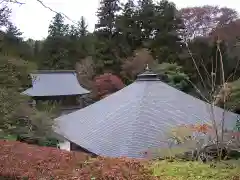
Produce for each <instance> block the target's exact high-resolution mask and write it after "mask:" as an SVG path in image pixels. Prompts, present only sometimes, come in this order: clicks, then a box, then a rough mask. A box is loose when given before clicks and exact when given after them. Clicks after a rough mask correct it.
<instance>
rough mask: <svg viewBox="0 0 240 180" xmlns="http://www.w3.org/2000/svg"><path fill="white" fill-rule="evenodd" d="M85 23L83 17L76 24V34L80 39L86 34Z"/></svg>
mask: <svg viewBox="0 0 240 180" xmlns="http://www.w3.org/2000/svg"><path fill="white" fill-rule="evenodd" d="M87 27H88V25H87V23H86V20H85V19H84V17H83V16H82V17H81V20H80V21H79V22H78V32H79V36H80V37H85V36H87V34H88V30H87Z"/></svg>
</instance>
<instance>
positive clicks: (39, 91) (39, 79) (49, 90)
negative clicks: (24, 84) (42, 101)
mask: <svg viewBox="0 0 240 180" xmlns="http://www.w3.org/2000/svg"><path fill="white" fill-rule="evenodd" d="M30 75H31V78H32V88H29V89H27V90H26V91H24V92H23V94H26V95H28V96H61V95H80V94H87V93H89V91H88V90H86V89H84V88H83V87H81V85H80V84H79V83H78V80H77V77H76V73H75V71H38V72H35V73H31V74H30Z"/></svg>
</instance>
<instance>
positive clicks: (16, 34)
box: [6, 23, 22, 40]
mask: <svg viewBox="0 0 240 180" xmlns="http://www.w3.org/2000/svg"><path fill="white" fill-rule="evenodd" d="M21 35H22V32H20V30H19V29H18V28H17V27H16V26H15V25H13V24H12V23H9V24H8V26H7V29H6V36H8V38H11V39H13V40H21Z"/></svg>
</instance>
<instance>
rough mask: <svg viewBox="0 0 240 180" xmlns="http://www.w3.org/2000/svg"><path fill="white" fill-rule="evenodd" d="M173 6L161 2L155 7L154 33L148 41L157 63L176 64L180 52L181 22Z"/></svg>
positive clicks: (163, 0) (164, 1) (166, 2)
mask: <svg viewBox="0 0 240 180" xmlns="http://www.w3.org/2000/svg"><path fill="white" fill-rule="evenodd" d="M176 12H177V10H176V7H175V4H173V3H170V2H168V1H166V0H162V1H161V2H160V3H159V4H158V5H157V6H156V7H155V14H154V15H155V16H154V18H155V19H154V24H153V27H154V32H153V37H154V38H152V39H151V41H150V48H151V51H152V52H153V55H154V57H155V59H156V60H157V61H158V62H159V63H162V62H172V63H174V62H177V61H178V54H179V53H180V52H181V50H182V42H181V40H182V39H181V38H179V34H178V32H179V30H180V29H181V28H182V21H181V19H180V18H178V16H177V14H176Z"/></svg>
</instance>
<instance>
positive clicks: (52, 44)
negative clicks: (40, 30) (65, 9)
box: [38, 14, 75, 69]
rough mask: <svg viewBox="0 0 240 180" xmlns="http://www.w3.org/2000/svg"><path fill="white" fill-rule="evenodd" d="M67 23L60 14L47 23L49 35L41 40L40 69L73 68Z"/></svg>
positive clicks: (73, 61) (73, 62)
mask: <svg viewBox="0 0 240 180" xmlns="http://www.w3.org/2000/svg"><path fill="white" fill-rule="evenodd" d="M68 33H69V31H68V25H66V24H64V18H63V17H62V15H61V14H56V16H55V17H54V18H53V21H52V23H51V24H50V25H49V35H48V37H47V39H46V40H45V41H44V42H43V45H42V49H41V52H40V53H39V54H40V58H39V59H40V60H39V63H38V65H39V68H42V69H73V68H74V66H75V60H72V59H69V58H68V57H69V45H70V39H69V37H68Z"/></svg>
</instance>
